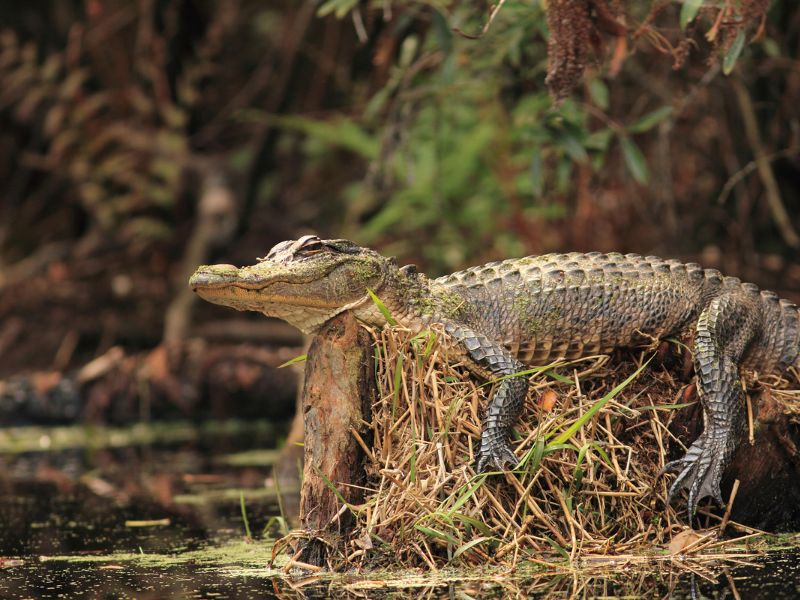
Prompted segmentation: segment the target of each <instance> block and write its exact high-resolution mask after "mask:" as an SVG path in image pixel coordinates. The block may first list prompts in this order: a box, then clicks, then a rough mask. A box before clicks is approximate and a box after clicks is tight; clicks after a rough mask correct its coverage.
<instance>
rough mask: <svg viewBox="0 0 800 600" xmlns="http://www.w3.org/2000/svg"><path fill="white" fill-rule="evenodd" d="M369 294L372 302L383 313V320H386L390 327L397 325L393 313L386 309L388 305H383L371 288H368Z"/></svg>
mask: <svg viewBox="0 0 800 600" xmlns="http://www.w3.org/2000/svg"><path fill="white" fill-rule="evenodd" d="M367 293H368V294H369V297H370V298H371V299H372V301H373V302H374V303H375V306H377V307H378V310H379V311H381V314H382V315H383V318H384V319H386V322H387V323H388V324H389V325H397V320H396V319H395V318H394V317H393V316H392V313H391V312H390V311H389V309H388V308H386V305H385V304H384V303H383V300H381V299H380V298H378V296H376V295H375V292H373V291H372V290H371V289H369V288H367Z"/></svg>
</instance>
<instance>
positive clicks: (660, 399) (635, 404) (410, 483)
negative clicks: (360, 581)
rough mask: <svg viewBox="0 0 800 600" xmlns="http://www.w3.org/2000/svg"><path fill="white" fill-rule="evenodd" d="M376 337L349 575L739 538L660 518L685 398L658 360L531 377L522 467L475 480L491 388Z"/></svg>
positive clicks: (700, 545) (407, 340) (347, 552)
mask: <svg viewBox="0 0 800 600" xmlns="http://www.w3.org/2000/svg"><path fill="white" fill-rule="evenodd" d="M372 334H373V336H374V338H375V341H376V348H378V349H379V350H376V357H377V360H376V375H377V378H378V387H379V390H380V398H379V400H378V401H377V402H376V404H375V405H374V406H373V415H372V424H371V430H372V437H373V440H372V443H369V442H366V443H363V446H364V448H365V450H366V451H367V453H368V456H367V459H366V463H367V467H366V468H367V473H368V492H367V494H366V499H365V502H364V504H363V505H361V506H359V507H353V508H354V513H355V515H356V525H355V530H354V532H353V533H352V535H351V536H348V538H349V541H348V542H347V546H346V548H345V549H344V557H343V558H344V561H345V563H346V564H350V565H356V564H369V565H371V566H375V565H379V564H390V563H391V564H395V565H404V566H424V567H427V568H429V569H433V570H436V569H439V568H441V567H442V566H444V565H447V564H460V565H462V566H463V565H475V566H478V565H480V566H486V565H500V566H506V567H509V566H516V565H517V564H519V563H520V561H523V560H524V561H529V562H533V563H538V564H541V565H542V566H546V567H550V568H552V567H553V566H554V565H556V564H562V565H563V564H565V563H566V562H567V559H568V562H569V564H571V565H576V564H591V563H592V561H597V560H601V561H607V560H609V559H610V558H611V557H616V558H615V560H619V561H622V563H625V564H629V563H631V562H640V561H641V560H645V559H648V560H649V559H652V558H653V557H654V548H655V549H656V550H659V549H660V554H662V555H663V554H667V555H669V553H670V552H672V553H681V554H684V555H685V554H692V553H697V552H699V551H701V550H709V549H715V550H716V551H717V552H721V551H723V550H724V548H723V547H724V546H725V544H726V543H727V542H724V541H723V542H720V541H719V536H718V534H719V533H720V529H721V528H724V527H727V528H728V529H731V528H737V527H738V526H737V525H736V524H731V523H727V522H726V523H724V524H722V525H720V524H719V521H720V517H718V516H717V517H713V516H709V517H707V518H706V523H705V524H706V526H707V527H708V529H706V530H702V531H700V532H693V531H692V530H690V529H689V528H688V524H687V522H686V518H685V510H684V508H683V504H678V505H676V506H675V507H665V506H664V500H663V499H664V498H665V497H666V492H667V485H668V482H669V480H670V479H669V478H665V477H658V472H659V471H660V469H661V468H662V467H663V465H664V464H665V461H666V460H667V454H668V449H669V447H670V446H671V447H672V448H673V449H674V448H676V447H680V446H679V444H680V442H678V441H677V440H676V439H675V438H674V436H673V435H672V434H671V433H670V431H669V430H668V425H669V422H670V420H671V419H672V417H673V415H674V414H675V412H676V410H678V409H680V408H682V407H686V406H687V404H689V403H690V402H693V401H694V398H693V396H692V395H691V394H687V393H686V392H685V387H686V386H685V384H684V383H682V382H679V381H677V380H676V375H675V373H674V371H675V370H674V369H673V370H669V369H667V368H665V366H664V363H663V361H662V360H661V358H662V357H661V356H660V355H659V357H657V358H656V360H654V361H652V362H651V364H650V365H648V366H647V367H646V368H642V369H641V370H639V369H638V368H639V367H644V365H645V362H647V360H648V359H649V358H650V357H651V356H652V355H654V354H655V353H654V352H653V351H652V350H651V351H649V352H641V353H638V354H637V353H628V354H622V355H620V356H615V357H614V360H613V361H611V360H609V359H608V357H605V356H598V357H592V358H587V359H583V360H581V361H573V362H571V363H562V364H561V365H559V366H556V367H553V368H549V369H548V368H542V369H540V370H539V371H538V372H537V373H535V374H532V375H531V391H530V394H529V396H528V398H527V401H526V404H525V408H524V412H523V415H522V418H521V419H520V422H519V423H518V425H517V427H516V431H517V432H518V437H517V439H516V441H515V447H516V452H517V456H518V457H520V458H522V465H523V466H522V467H521V468H518V469H517V471H516V472H513V473H503V474H498V475H493V476H486V475H480V476H476V475H475V473H474V471H473V468H472V465H473V463H474V456H475V450H476V449H477V448H476V446H477V443H478V440H479V435H480V415H481V414H482V407H484V406H485V403H486V400H487V398H488V397H490V396H491V395H492V392H493V389H494V386H495V385H496V383H495V384H487V385H481V384H480V383H479V382H477V381H475V379H474V378H471V377H469V376H468V375H467V374H466V373H465V371H464V370H463V369H461V368H459V367H458V366H457V365H456V366H451V365H450V364H449V362H448V361H447V359H446V358H447V357H446V355H445V353H446V349H445V348H444V347H443V346H441V345H439V344H438V343H436V339H435V338H436V337H437V336H436V335H435V334H433V333H430V332H428V333H426V334H425V335H421V336H420V335H418V336H412V335H411V334H410V333H409V332H407V331H404V330H401V329H398V328H385V329H384V330H383V331H380V332H378V331H375V332H372ZM660 354H663V348H662V352H661V353H660ZM618 359H620V360H618ZM680 360H681V358H680V357H678V362H679V361H680ZM677 370H678V371H680V369H677ZM626 380H627V383H626ZM622 384H625V385H624V386H623V385H622ZM617 391H618V392H619V393H618V394H616V395H614V393H615V392H617ZM790 396H791V394H790ZM685 397H688V398H689V402H688V403H687V402H686V401H685V400H684V398H685ZM795 400H797V398H796V397H795ZM798 405H800V401H798ZM595 411H596V412H595ZM593 413H594V414H593ZM587 414H588V415H593V416H591V417H590V418H587ZM673 452H674V450H673ZM739 529H740V531H742V532H743V533H752V530H750V531H748V530H747V529H746V528H741V527H739ZM643 557H644V558H643Z"/></svg>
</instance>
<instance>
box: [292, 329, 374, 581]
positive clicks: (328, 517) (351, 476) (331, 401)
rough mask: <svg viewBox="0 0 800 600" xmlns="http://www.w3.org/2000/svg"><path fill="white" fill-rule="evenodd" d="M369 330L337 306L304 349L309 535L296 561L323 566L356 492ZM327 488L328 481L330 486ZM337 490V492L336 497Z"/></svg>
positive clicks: (369, 389) (368, 382)
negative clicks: (306, 353) (305, 351)
mask: <svg viewBox="0 0 800 600" xmlns="http://www.w3.org/2000/svg"><path fill="white" fill-rule="evenodd" d="M375 392H376V389H375V374H374V361H373V355H372V344H371V340H370V336H369V334H368V333H367V332H366V331H365V330H364V329H363V328H361V327H360V326H359V325H358V323H357V321H356V319H355V317H353V316H352V315H351V314H350V313H344V314H342V315H339V316H338V317H336V318H334V319H332V320H331V321H329V322H328V323H326V324H325V326H323V328H322V330H321V331H320V332H319V333H318V334H317V335H316V337H315V338H314V340H313V341H312V343H311V347H310V348H309V351H308V359H307V362H306V374H305V383H304V386H303V396H302V410H303V420H304V425H305V436H304V439H305V442H304V470H303V486H302V490H301V495H300V522H301V526H302V527H303V529H304V530H305V531H306V533H307V534H308V536H309V538H308V540H307V541H306V543H305V546H304V548H303V550H302V553H301V555H300V560H302V561H303V562H306V563H309V564H313V565H318V566H323V565H324V564H325V562H326V559H327V553H328V548H331V547H333V548H338V547H341V546H340V544H341V543H342V541H343V540H342V539H341V538H342V536H346V534H347V531H348V527H349V526H351V522H352V516H351V515H350V514H349V512H348V510H347V508H345V507H344V505H343V503H342V501H341V498H344V500H345V501H346V502H347V503H348V504H358V503H360V502H361V501H362V500H363V490H362V489H361V488H360V487H356V486H362V485H363V484H364V478H365V471H364V466H363V458H364V453H363V451H362V449H361V446H360V445H359V443H358V441H357V439H356V437H355V435H354V433H353V432H354V431H355V432H357V433H358V434H359V435H360V436H361V438H362V440H364V441H365V443H366V444H369V443H370V440H369V439H368V436H367V432H368V431H369V422H370V419H371V404H372V401H373V398H374V397H375ZM332 488H336V489H335V490H334V489H332ZM340 496H341V497H340Z"/></svg>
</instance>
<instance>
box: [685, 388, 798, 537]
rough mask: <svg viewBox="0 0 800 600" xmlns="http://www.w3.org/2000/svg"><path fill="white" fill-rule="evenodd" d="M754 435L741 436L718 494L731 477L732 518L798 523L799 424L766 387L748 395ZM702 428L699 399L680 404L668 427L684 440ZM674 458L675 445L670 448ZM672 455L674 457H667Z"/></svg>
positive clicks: (763, 525) (780, 527) (777, 525)
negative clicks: (733, 493)
mask: <svg viewBox="0 0 800 600" xmlns="http://www.w3.org/2000/svg"><path fill="white" fill-rule="evenodd" d="M752 400H753V411H754V414H753V440H752V443H751V442H750V441H749V440H748V436H747V435H745V437H744V438H743V439H742V440H740V442H739V448H738V449H737V451H736V455H735V456H734V458H733V461H732V462H731V464H730V465H729V466H728V468H727V469H726V470H725V474H724V476H723V478H722V484H721V489H722V497H723V498H725V499H728V498H729V497H730V494H731V491H732V489H733V485H734V482H735V481H736V480H737V479H738V480H739V489H738V491H737V493H736V498H735V499H734V502H733V507H732V510H731V519H732V520H734V521H736V522H738V523H742V524H743V525H747V526H749V527H755V528H757V529H762V530H765V531H797V530H798V529H800V452H799V451H798V446H800V426H798V425H797V424H796V423H793V422H792V421H791V419H790V418H789V415H787V414H786V407H785V405H784V403H783V402H781V401H780V400H779V399H778V398H776V397H775V396H774V395H773V394H771V393H770V392H769V390H766V389H765V390H763V391H762V392H760V393H755V394H753V395H752ZM702 428H703V415H702V410H701V408H700V405H699V403H698V404H695V405H693V406H692V407H689V408H686V409H683V410H681V411H680V412H679V413H678V414H677V415H676V418H675V420H674V421H673V425H672V427H671V429H672V430H673V432H674V433H675V434H676V435H677V436H678V438H679V439H680V440H681V441H682V442H683V443H684V444H685V445H686V446H688V445H689V444H690V443H691V442H693V441H694V440H695V439H696V438H697V436H699V435H700V433H701V432H702ZM672 454H673V455H674V458H677V457H678V456H679V455H680V454H681V451H680V449H678V448H675V449H674V452H673V453H672ZM671 458H673V457H671Z"/></svg>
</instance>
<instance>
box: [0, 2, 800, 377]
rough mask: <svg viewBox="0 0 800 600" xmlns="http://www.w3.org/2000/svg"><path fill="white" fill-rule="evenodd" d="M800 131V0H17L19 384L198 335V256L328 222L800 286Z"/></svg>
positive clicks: (13, 218) (5, 59)
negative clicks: (689, 264)
mask: <svg viewBox="0 0 800 600" xmlns="http://www.w3.org/2000/svg"><path fill="white" fill-rule="evenodd" d="M548 54H549V55H550V56H549V63H548ZM548 65H549V66H548ZM798 136H800V6H798V3H797V2H796V1H795V0H774V1H773V2H771V3H769V2H767V1H766V0H713V1H712V0H684V1H683V2H679V1H675V0H673V1H670V0H653V1H652V2H634V1H625V0H549V2H545V1H544V0H524V1H522V0H506V1H504V2H500V3H499V5H497V6H492V5H490V4H489V3H488V2H483V1H478V0H460V1H456V0H422V1H411V0H361V1H359V0H322V1H319V0H318V1H299V0H271V1H270V2H261V1H258V0H224V1H223V0H218V1H213V0H205V1H202V0H139V1H136V2H133V1H129V0H50V1H47V0H38V1H36V2H30V3H25V4H24V5H23V4H19V3H5V4H3V5H0V189H2V195H0V323H2V325H0V356H2V358H3V361H2V373H3V374H5V375H7V374H9V373H13V372H17V371H19V370H24V369H33V368H49V367H55V368H57V369H63V368H66V367H67V366H68V365H77V364H83V363H84V362H86V360H88V359H91V358H92V357H94V356H98V355H101V354H102V353H103V352H105V351H107V350H108V349H109V348H111V347H113V346H114V345H118V344H119V345H123V346H125V347H129V348H134V349H138V348H144V349H146V348H153V347H156V346H158V344H159V343H160V342H161V340H162V339H163V338H164V336H165V335H166V337H167V338H170V337H173V338H176V339H183V338H187V337H191V336H192V335H193V333H194V332H195V331H196V326H197V323H199V322H203V321H204V320H205V319H219V318H220V317H221V313H220V311H219V309H215V308H213V307H210V306H203V307H200V306H198V307H196V309H197V312H198V315H197V316H196V317H195V318H190V317H191V315H192V310H193V304H192V302H191V300H190V299H185V298H184V299H183V300H181V298H183V296H182V294H183V293H184V288H185V277H186V276H187V271H188V272H191V269H192V268H193V267H194V266H196V264H198V263H200V262H212V261H213V262H232V263H237V264H247V263H250V262H253V261H254V259H255V257H256V256H262V255H264V253H265V252H266V251H267V250H268V249H269V248H270V247H271V246H272V245H273V244H274V243H276V242H278V241H280V240H283V239H287V238H294V237H297V236H299V235H302V234H304V233H307V232H309V231H314V232H317V233H319V234H321V235H323V236H341V237H348V238H351V239H353V240H355V241H357V242H359V243H362V244H364V245H371V246H373V247H375V248H377V249H379V250H381V251H383V252H385V253H388V254H395V255H397V256H398V257H400V259H401V262H417V263H418V264H420V266H421V268H423V269H424V270H425V271H426V272H428V273H429V274H432V275H438V274H441V273H443V272H447V271H450V270H453V269H456V268H459V267H462V266H465V265H466V264H470V263H477V262H481V261H487V260H493V259H498V258H502V257H507V256H515V255H522V254H533V253H542V252H547V251H554V250H562V249H574V250H620V251H623V252H639V253H643V254H660V255H668V256H677V257H680V258H684V259H686V260H699V261H701V262H703V263H705V264H706V265H708V266H716V267H719V268H721V269H723V270H725V271H726V272H728V273H732V274H737V275H740V276H741V277H742V278H746V279H749V280H752V281H756V282H757V283H759V284H761V285H763V286H765V287H772V288H774V289H776V290H777V291H779V292H781V293H782V294H784V295H788V296H790V297H792V296H793V297H794V298H798V292H800V261H798V254H797V253H798V249H799V248H800V238H798V235H797V233H796V232H797V229H799V228H800V216H798V215H800V152H799V150H800V140H799V139H798ZM170 311H172V315H170ZM253 317H254V318H258V316H257V315H254V316H253ZM170 332H172V333H170Z"/></svg>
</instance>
